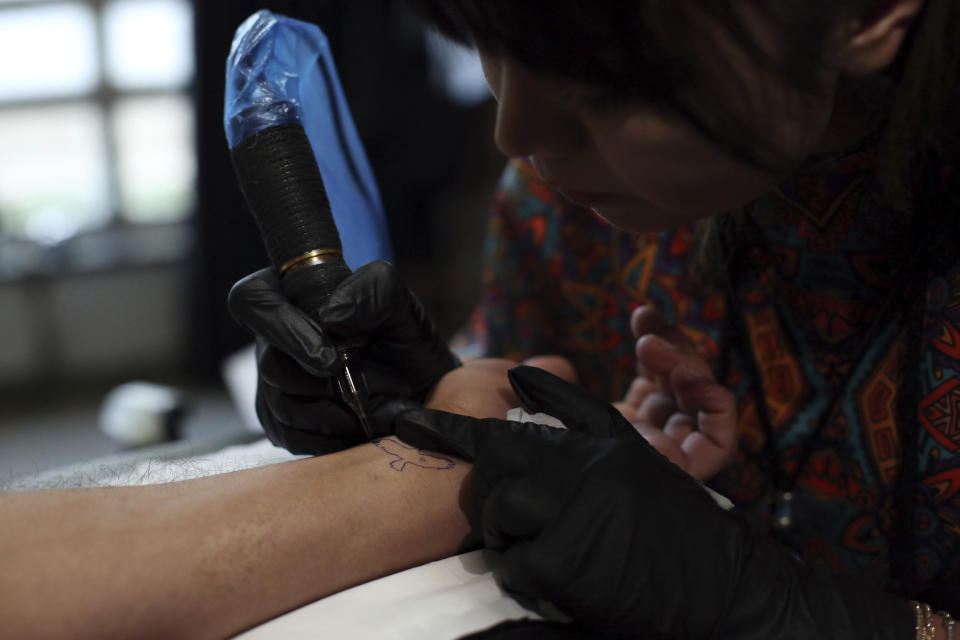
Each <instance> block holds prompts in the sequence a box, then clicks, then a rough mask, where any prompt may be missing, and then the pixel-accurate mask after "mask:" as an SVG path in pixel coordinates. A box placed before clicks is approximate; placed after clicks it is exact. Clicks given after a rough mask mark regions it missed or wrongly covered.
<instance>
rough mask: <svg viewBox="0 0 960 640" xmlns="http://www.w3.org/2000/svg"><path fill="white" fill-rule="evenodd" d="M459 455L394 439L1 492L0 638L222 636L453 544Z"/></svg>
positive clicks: (462, 529)
mask: <svg viewBox="0 0 960 640" xmlns="http://www.w3.org/2000/svg"><path fill="white" fill-rule="evenodd" d="M468 470H469V466H468V465H466V464H465V463H463V462H462V461H459V460H454V459H450V458H446V457H436V456H431V455H429V454H421V453H420V452H418V451H417V450H415V449H409V448H406V447H405V446H404V445H403V444H402V443H400V442H399V441H398V440H396V439H395V438H388V439H385V440H383V441H380V442H379V443H374V444H368V445H364V446H361V447H357V448H355V449H351V450H349V451H345V452H342V453H340V454H335V455H330V456H325V457H322V458H310V459H306V460H300V461H296V462H290V463H284V464H278V465H273V466H269V467H264V468H259V469H251V470H247V471H240V472H236V473H231V474H225V475H220V476H213V477H209V478H202V479H198V480H190V481H185V482H178V483H172V484H166V485H155V486H146V487H129V488H103V489H75V490H61V491H45V492H28V493H8V494H0V522H3V523H4V524H3V527H2V532H0V558H3V561H4V568H3V570H2V571H0V619H2V620H3V624H0V637H11V638H12V637H15V638H29V637H71V638H79V637H91V638H106V637H137V638H144V637H161V638H171V637H178V638H186V637H204V638H206V637H223V636H227V635H230V634H232V633H235V632H238V631H240V630H242V629H245V628H248V627H250V626H252V625H254V624H256V623H258V622H260V621H263V620H266V619H268V618H270V617H273V616H275V615H278V614H279V613H282V612H284V611H287V610H290V609H292V608H295V607H297V606H299V605H301V604H304V603H306V602H309V601H312V600H315V599H317V598H319V597H322V596H324V595H327V594H330V593H334V592H336V591H339V590H341V589H344V588H346V587H349V586H352V585H355V584H358V583H361V582H364V581H367V580H369V579H372V578H375V577H378V576H381V575H385V574H388V573H391V572H394V571H397V570H400V569H403V568H406V567H410V566H414V565H417V564H420V563H423V562H426V561H429V560H433V559H436V558H441V557H445V556H448V555H451V554H453V553H455V552H456V551H457V550H459V549H460V548H462V547H463V546H464V545H465V543H466V541H467V539H468V537H469V535H470V527H469V524H468V521H467V517H466V516H465V514H464V513H463V512H462V511H461V510H460V507H459V505H460V504H461V500H460V496H459V494H460V491H461V486H462V484H463V479H464V477H465V475H466V473H467V471H468Z"/></svg>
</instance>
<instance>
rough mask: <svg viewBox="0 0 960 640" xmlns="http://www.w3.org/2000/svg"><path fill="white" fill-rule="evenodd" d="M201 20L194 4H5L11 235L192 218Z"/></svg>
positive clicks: (5, 143) (2, 51) (6, 202)
mask: <svg viewBox="0 0 960 640" xmlns="http://www.w3.org/2000/svg"><path fill="white" fill-rule="evenodd" d="M192 21H193V12H192V8H191V5H190V2H189V0H106V1H103V0H73V1H69V2H66V1H59V0H57V1H54V0H32V1H31V0H0V60H3V61H4V62H3V64H0V237H6V238H7V239H8V240H9V239H18V240H32V241H34V242H38V243H41V244H54V243H57V242H60V241H62V240H65V239H67V238H70V237H72V236H74V235H76V234H79V233H83V232H87V231H92V230H97V229H103V228H110V227H124V226H127V225H131V226H137V225H144V224H147V225H149V224H162V223H174V222H178V221H182V220H184V219H185V218H186V217H187V216H188V215H189V213H190V211H191V210H192V207H193V204H194V199H195V195H194V183H195V180H196V166H195V164H196V161H195V153H194V139H193V118H194V116H193V106H192V101H191V98H190V95H189V93H188V89H189V86H190V83H191V81H192V79H193V73H194V68H193V25H192ZM0 258H2V256H0Z"/></svg>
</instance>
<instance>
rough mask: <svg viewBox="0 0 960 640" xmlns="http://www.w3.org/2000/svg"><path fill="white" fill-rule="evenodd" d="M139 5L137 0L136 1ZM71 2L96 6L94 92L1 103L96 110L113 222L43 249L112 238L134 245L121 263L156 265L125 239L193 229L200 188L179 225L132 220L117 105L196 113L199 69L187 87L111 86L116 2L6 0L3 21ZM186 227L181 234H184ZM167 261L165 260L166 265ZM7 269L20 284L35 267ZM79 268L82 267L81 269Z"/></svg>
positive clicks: (121, 253) (6, 237) (12, 237)
mask: <svg viewBox="0 0 960 640" xmlns="http://www.w3.org/2000/svg"><path fill="white" fill-rule="evenodd" d="M132 1H136V0H132ZM70 4H74V5H76V4H79V5H85V6H88V7H90V8H91V9H92V10H93V12H94V29H95V31H94V37H95V43H96V49H95V55H96V57H97V60H96V69H97V81H96V83H95V84H94V85H93V87H92V88H91V89H90V90H89V91H82V92H77V93H69V94H64V95H54V96H45V97H35V98H34V97H27V98H11V99H0V114H3V113H6V112H10V111H14V110H19V109H30V108H38V107H52V106H61V105H88V106H90V107H92V108H93V109H94V110H95V111H96V113H97V114H98V118H99V123H100V135H101V136H102V140H103V149H104V154H105V157H104V163H105V165H104V166H105V169H106V179H107V183H106V185H105V187H106V189H107V192H106V203H107V204H106V207H107V210H106V212H105V213H106V216H105V217H106V220H107V222H106V223H105V224H103V225H99V226H96V227H94V228H91V229H88V230H81V231H79V232H78V233H76V234H75V235H73V236H70V237H69V238H67V239H66V240H64V241H63V242H60V243H57V244H55V245H53V246H49V247H44V248H43V251H44V252H47V251H51V252H59V253H67V254H69V253H70V252H69V250H67V249H64V248H63V245H68V244H69V243H70V241H71V240H72V239H73V238H77V237H83V236H91V235H94V236H95V235H103V236H105V237H108V239H107V242H110V243H121V244H128V245H132V246H130V247H117V250H115V251H113V252H112V253H113V254H115V255H116V256H118V258H117V259H116V260H115V262H119V263H123V264H129V263H131V262H132V263H135V264H143V263H144V262H148V263H150V262H155V261H156V257H155V256H154V257H153V258H144V257H141V256H137V255H135V254H136V252H137V249H136V244H137V242H135V241H132V240H125V238H126V237H127V236H129V237H133V236H137V237H142V235H143V233H142V232H143V231H144V230H146V229H149V228H151V227H168V228H169V227H172V228H186V227H189V226H191V223H192V218H193V217H194V215H195V210H196V207H197V200H198V198H197V195H196V191H197V184H196V183H194V185H193V189H194V193H195V195H194V198H193V203H192V205H188V207H187V210H186V211H184V217H183V218H182V219H180V220H176V221H157V222H137V221H133V220H131V219H129V218H128V217H127V216H125V215H124V214H125V210H124V208H123V206H122V204H121V201H122V198H121V193H122V187H121V184H120V182H121V180H120V175H121V169H120V147H119V143H118V139H117V130H116V125H115V122H114V112H115V108H116V107H117V105H120V104H122V102H123V101H124V100H128V99H144V98H146V99H150V98H183V99H186V100H187V101H188V103H189V106H190V107H191V110H192V111H193V112H194V113H195V112H196V95H195V82H196V75H197V70H196V67H195V66H194V69H193V71H192V73H191V74H190V76H189V77H188V78H187V79H186V81H185V82H184V83H183V84H180V85H176V86H168V87H131V88H119V87H115V86H113V85H112V83H111V82H110V73H109V68H108V67H109V61H108V50H107V49H108V45H107V30H106V20H105V14H106V10H107V7H108V5H109V4H110V0H11V1H0V19H2V16H3V13H4V12H5V11H11V10H21V9H27V8H38V7H50V6H56V5H70ZM187 5H188V6H189V7H190V11H191V20H194V21H195V20H196V10H195V7H194V5H193V3H192V2H187ZM190 37H191V41H190V42H189V46H190V51H191V55H193V52H194V51H195V42H194V40H195V37H196V36H195V30H194V31H192V32H191V36H190ZM194 126H196V119H194ZM191 144H192V149H191V150H192V152H193V153H194V155H195V156H196V154H197V140H196V134H195V133H194V135H193V136H192V137H191ZM183 230H185V229H181V232H180V236H181V237H184V236H183V233H182V231H183ZM4 243H15V244H24V243H26V244H36V243H35V242H34V241H33V240H30V239H29V238H25V237H23V236H21V235H19V234H4V233H3V232H0V247H2V246H3V244H4ZM189 244H190V243H189V242H188V243H185V246H183V247H181V248H180V250H178V251H173V252H168V255H167V256H166V258H165V260H175V261H179V260H181V259H182V258H184V257H185V256H186V254H187V252H188V246H187V245H189ZM165 260H164V261H165ZM47 262H48V264H51V263H55V264H56V265H58V267H59V269H62V270H64V271H68V272H73V271H83V270H85V269H84V268H83V267H82V266H77V265H71V262H72V261H71V260H70V259H69V256H68V257H67V258H66V259H63V258H60V259H55V260H52V261H47ZM3 266H4V265H2V264H0V281H3V280H11V279H13V280H17V279H20V278H21V277H24V276H26V275H29V273H28V272H30V271H31V270H32V269H31V268H30V267H29V266H28V267H26V268H25V269H24V268H18V265H13V266H12V267H10V268H7V269H4V268H3ZM75 267H76V268H75Z"/></svg>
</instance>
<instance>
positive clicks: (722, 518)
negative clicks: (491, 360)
mask: <svg viewBox="0 0 960 640" xmlns="http://www.w3.org/2000/svg"><path fill="white" fill-rule="evenodd" d="M511 380H512V382H513V384H514V388H515V389H516V390H517V391H518V395H520V397H521V398H524V402H525V403H528V404H530V405H532V406H529V407H528V409H529V410H531V411H535V412H544V413H547V414H550V415H552V416H555V417H557V418H559V419H560V420H562V421H563V422H564V423H565V424H566V425H567V426H568V427H569V428H570V430H569V431H564V430H558V429H551V428H549V427H544V426H538V425H534V424H530V423H526V424H520V423H516V422H507V421H502V420H475V419H472V418H467V417H463V416H458V415H454V414H449V413H443V412H439V411H431V410H428V409H423V408H418V409H414V410H411V411H408V412H406V413H402V414H399V415H398V416H397V420H396V425H397V426H396V434H397V435H398V436H399V437H400V438H402V439H403V440H404V441H406V442H407V443H409V444H411V445H413V446H416V447H419V448H422V449H429V450H433V451H440V452H445V453H450V454H454V455H458V456H460V457H463V458H465V459H467V460H473V461H474V463H475V466H474V471H473V491H474V497H475V499H476V500H477V501H478V502H479V507H480V509H479V510H478V512H479V513H481V514H482V518H481V526H482V529H483V537H484V541H485V544H486V546H487V547H488V548H491V549H494V550H498V551H501V552H502V553H503V558H502V562H501V566H500V569H499V570H498V577H499V579H500V581H501V584H502V585H503V587H504V588H505V589H506V590H507V591H508V592H509V593H511V594H512V595H513V596H515V597H516V598H517V599H518V600H520V601H521V602H522V603H524V604H525V605H527V606H529V607H532V608H534V609H540V607H541V605H543V604H545V603H549V604H550V605H552V606H553V607H556V608H558V609H559V610H560V611H561V612H563V613H565V614H567V615H568V616H570V617H571V618H572V619H573V620H574V621H576V622H577V623H579V624H582V625H588V626H592V627H593V628H596V629H597V630H598V631H603V632H607V633H616V634H624V635H626V636H627V637H638V636H641V635H642V636H645V637H657V638H659V637H664V638H691V639H697V640H700V639H705V638H738V639H740V640H754V639H756V640H760V639H764V640H778V639H787V638H792V639H799V638H818V639H823V638H827V639H830V638H835V639H837V640H840V639H841V638H842V639H843V640H852V639H863V640H866V639H868V638H869V639H871V640H910V639H911V638H913V637H914V616H913V612H912V610H911V608H910V606H909V605H908V604H907V603H906V602H905V601H903V600H900V599H898V598H895V597H893V596H891V595H889V594H885V593H883V592H881V591H879V590H878V589H877V588H875V587H872V586H870V585H869V584H865V583H860V582H856V581H854V580H849V579H845V578H840V577H837V576H833V575H831V574H830V573H828V572H827V571H825V570H822V569H820V568H814V567H812V566H809V565H807V564H805V563H803V562H801V561H799V560H797V559H795V556H794V555H793V554H792V553H791V552H790V551H788V550H787V549H785V548H784V547H782V546H780V545H779V544H778V543H777V542H776V541H774V540H773V539H771V538H768V537H767V536H764V535H762V534H760V533H759V532H757V531H755V530H752V529H751V528H750V527H749V526H748V525H747V524H746V523H745V522H743V521H742V520H740V519H739V518H738V517H737V516H735V515H733V514H731V513H729V512H727V511H724V510H723V509H721V508H720V507H719V506H717V504H716V503H715V502H714V500H713V499H712V498H711V497H710V496H709V495H708V494H707V493H706V491H705V490H704V489H703V487H702V486H701V485H700V484H699V483H698V482H697V481H695V480H694V479H693V478H692V477H691V476H689V475H687V474H686V473H684V472H683V471H681V470H680V469H679V468H678V467H676V466H675V465H673V464H672V463H671V462H669V461H668V460H667V459H666V458H664V457H663V456H662V455H660V454H659V453H658V452H657V451H656V450H655V449H653V447H651V446H650V445H649V444H647V442H646V441H645V440H644V439H643V438H642V437H640V436H639V435H636V434H635V431H634V430H633V427H632V426H631V425H630V424H629V423H627V421H626V420H625V419H624V418H622V417H621V416H620V414H619V412H618V411H617V410H616V409H614V408H613V407H612V406H611V405H609V404H608V403H607V402H604V401H601V400H598V399H594V398H589V397H585V396H586V394H585V393H584V392H583V391H582V390H580V389H579V388H577V387H574V386H573V385H570V384H568V383H566V382H563V381H562V380H560V379H559V378H556V377H554V376H551V375H549V374H546V373H545V372H542V371H535V370H531V369H530V368H528V367H519V368H517V369H514V370H512V371H511ZM614 425H618V426H614ZM627 433H633V434H634V435H632V436H624V435H618V434H627ZM601 434H607V435H601Z"/></svg>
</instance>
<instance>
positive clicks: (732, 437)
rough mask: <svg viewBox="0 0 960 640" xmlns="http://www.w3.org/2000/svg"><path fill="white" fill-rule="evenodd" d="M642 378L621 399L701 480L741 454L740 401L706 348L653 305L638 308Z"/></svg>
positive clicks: (640, 425)
mask: <svg viewBox="0 0 960 640" xmlns="http://www.w3.org/2000/svg"><path fill="white" fill-rule="evenodd" d="M630 326H631V328H632V330H633V333H634V335H635V336H636V337H637V346H636V353H637V377H636V378H634V380H633V383H632V384H631V386H630V389H629V390H628V391H627V395H626V396H625V397H624V399H623V402H619V403H617V407H618V408H619V409H620V410H621V412H622V413H623V414H624V417H626V418H627V419H628V420H630V422H632V423H633V424H634V426H635V427H636V428H637V430H638V431H639V432H640V434H641V435H642V436H643V437H644V438H646V439H647V441H648V442H649V443H650V444H652V445H653V446H654V447H655V448H656V449H657V451H659V452H660V453H662V454H663V455H665V456H666V457H667V458H669V459H670V461H671V462H673V463H674V464H676V465H677V466H678V467H680V468H681V469H683V470H684V471H686V472H687V473H689V474H690V475H692V476H693V477H694V478H696V479H697V480H701V481H704V480H708V479H710V478H712V477H713V476H714V475H716V474H717V473H718V472H719V471H720V470H722V469H723V468H724V467H725V466H727V465H728V464H730V462H731V461H732V460H733V457H734V455H735V454H736V442H737V405H736V401H735V399H734V397H733V394H732V393H731V392H730V390H729V389H727V388H726V387H724V386H722V385H720V384H718V383H717V382H716V381H715V378H714V374H713V371H712V370H711V367H710V364H709V363H708V361H707V354H706V352H705V351H704V350H703V349H702V348H700V347H698V346H697V345H695V344H694V343H693V341H692V340H690V338H689V337H688V336H686V335H685V334H684V333H683V332H682V331H680V330H679V329H677V328H676V327H673V326H671V325H669V324H668V323H667V322H666V320H665V319H664V317H663V315H662V314H661V313H660V312H659V311H657V310H655V309H654V308H653V307H649V306H648V307H640V308H639V309H637V310H636V311H634V313H633V316H632V317H631V319H630Z"/></svg>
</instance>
